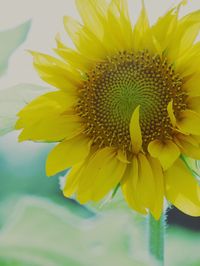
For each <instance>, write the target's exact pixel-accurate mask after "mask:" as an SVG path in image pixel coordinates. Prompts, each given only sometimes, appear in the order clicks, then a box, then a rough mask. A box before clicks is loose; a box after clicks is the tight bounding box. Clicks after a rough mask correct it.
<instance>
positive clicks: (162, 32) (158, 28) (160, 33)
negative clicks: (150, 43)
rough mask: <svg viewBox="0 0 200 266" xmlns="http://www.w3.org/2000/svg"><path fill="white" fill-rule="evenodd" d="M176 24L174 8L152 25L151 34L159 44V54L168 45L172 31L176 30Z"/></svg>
mask: <svg viewBox="0 0 200 266" xmlns="http://www.w3.org/2000/svg"><path fill="white" fill-rule="evenodd" d="M176 24H177V13H176V8H172V9H171V10H169V11H168V12H167V13H166V14H165V15H164V16H163V17H161V18H159V19H158V21H157V22H156V23H155V25H153V27H152V33H153V35H154V37H155V38H156V40H157V41H158V42H159V44H160V52H163V51H164V50H165V49H166V47H167V45H168V44H169V42H170V40H171V39H170V38H171V35H172V31H173V30H174V29H175V28H176Z"/></svg>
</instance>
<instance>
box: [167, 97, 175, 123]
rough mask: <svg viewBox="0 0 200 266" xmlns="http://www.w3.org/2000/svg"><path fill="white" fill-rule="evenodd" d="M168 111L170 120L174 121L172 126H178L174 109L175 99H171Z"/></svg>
mask: <svg viewBox="0 0 200 266" xmlns="http://www.w3.org/2000/svg"><path fill="white" fill-rule="evenodd" d="M167 112H168V115H169V118H170V121H171V123H172V126H173V127H175V126H176V117H175V115H174V109H173V100H171V101H170V102H169V103H168V105H167Z"/></svg>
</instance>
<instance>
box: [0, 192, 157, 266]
mask: <svg viewBox="0 0 200 266" xmlns="http://www.w3.org/2000/svg"><path fill="white" fill-rule="evenodd" d="M13 208H14V210H13V209H12V208H11V209H10V211H11V213H12V215H10V216H9V220H8V222H7V224H6V225H5V226H4V228H3V230H2V231H1V234H0V261H2V262H6V263H7V264H8V265H9V263H11V262H12V263H13V264H10V265H12V266H14V265H15V263H16V265H18V264H19V265H26V266H32V265H34V266H44V265H45V266H58V265H59V266H66V265H70V266H94V265H95V266H102V265H105V266H109V265H126V266H129V265H130V266H132V265H135V266H136V265H137V266H147V265H148V266H150V265H153V266H155V265H156V264H155V263H152V264H151V262H150V261H151V260H150V258H149V257H148V255H147V254H146V253H145V252H144V250H141V246H140V243H139V241H138V234H139V235H140V234H141V232H140V231H138V228H139V227H138V226H137V224H136V222H135V221H134V219H133V217H134V216H133V215H132V213H131V215H130V213H123V215H121V214H122V213H120V212H117V211H116V212H110V213H107V214H106V215H105V216H104V215H102V216H96V218H92V219H91V218H90V219H82V218H80V217H78V216H75V215H73V214H72V213H71V212H70V211H69V210H67V209H66V208H63V207H61V206H59V205H56V204H53V203H50V202H49V201H45V200H41V199H37V198H31V197H25V198H23V199H22V200H20V201H19V202H18V203H17V206H13ZM140 238H141V237H140ZM17 263H18V264H17ZM20 263H21V264H20ZM1 265H4V264H1ZM5 265H6V264H5ZM10 265H9V266H10Z"/></svg>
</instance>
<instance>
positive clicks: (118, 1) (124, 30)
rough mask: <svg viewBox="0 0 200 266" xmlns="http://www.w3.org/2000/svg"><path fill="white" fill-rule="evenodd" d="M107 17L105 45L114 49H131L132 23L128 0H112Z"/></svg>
mask: <svg viewBox="0 0 200 266" xmlns="http://www.w3.org/2000/svg"><path fill="white" fill-rule="evenodd" d="M107 17H108V21H107V25H106V27H105V38H104V42H105V45H106V46H109V48H110V50H112V51H113V50H114V51H115V49H116V50H117V51H118V50H126V49H131V48H132V47H131V45H132V25H131V21H130V18H129V14H128V3H127V0H112V1H111V2H110V5H109V8H108V14H107ZM109 44H110V45H109Z"/></svg>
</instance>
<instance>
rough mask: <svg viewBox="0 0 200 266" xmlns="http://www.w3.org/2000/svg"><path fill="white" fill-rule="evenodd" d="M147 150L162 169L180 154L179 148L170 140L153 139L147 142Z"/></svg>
mask: <svg viewBox="0 0 200 266" xmlns="http://www.w3.org/2000/svg"><path fill="white" fill-rule="evenodd" d="M148 151H149V153H150V154H151V156H152V157H154V158H157V159H158V160H159V161H160V163H161V165H162V167H163V169H164V170H166V169H168V168H169V167H171V166H172V164H173V163H174V162H175V161H176V160H177V159H178V157H179V155H180V150H179V148H178V147H177V145H176V144H175V143H174V142H173V141H171V140H166V141H165V142H162V141H160V140H153V141H151V142H150V143H149V146H148Z"/></svg>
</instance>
